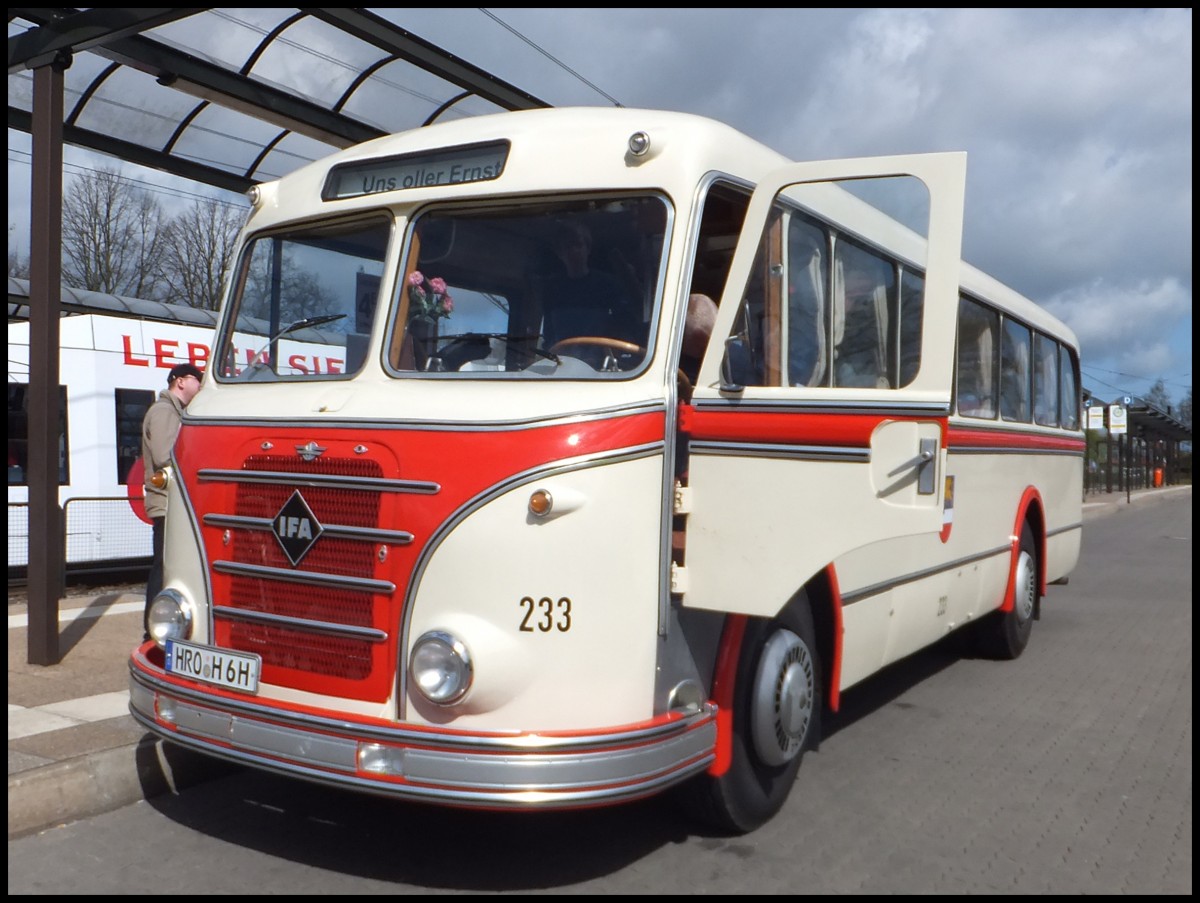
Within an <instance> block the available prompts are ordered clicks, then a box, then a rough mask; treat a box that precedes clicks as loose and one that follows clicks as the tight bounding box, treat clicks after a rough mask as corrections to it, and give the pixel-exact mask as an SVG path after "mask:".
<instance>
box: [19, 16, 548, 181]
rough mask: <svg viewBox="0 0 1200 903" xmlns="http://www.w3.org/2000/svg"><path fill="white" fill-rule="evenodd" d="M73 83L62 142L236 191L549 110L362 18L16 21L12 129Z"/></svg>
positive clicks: (26, 125)
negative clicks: (427, 135) (463, 121)
mask: <svg viewBox="0 0 1200 903" xmlns="http://www.w3.org/2000/svg"><path fill="white" fill-rule="evenodd" d="M56 60H57V61H58V63H59V65H64V64H68V68H67V69H66V70H65V72H64V112H63V120H64V124H63V140H64V141H65V142H66V143H68V144H73V145H77V146H81V147H86V148H90V149H92V150H96V151H100V152H102V153H106V154H109V155H111V156H115V157H118V158H120V159H124V160H128V161H130V162H134V163H139V164H141V165H144V166H150V167H153V168H156V169H160V170H164V171H166V172H170V173H173V174H175V175H179V176H183V177H185V178H188V179H192V180H194V181H197V182H203V183H207V184H211V185H216V186H219V187H221V188H225V189H228V190H231V191H238V192H241V191H245V190H246V189H247V188H249V187H250V186H251V185H252V184H254V183H256V182H260V181H266V180H270V179H275V178H278V177H279V176H282V175H285V174H286V173H288V172H291V171H292V170H294V169H297V168H298V167H300V166H302V165H304V164H306V163H308V162H311V161H313V160H317V159H320V158H321V157H324V156H326V155H328V154H329V153H331V152H333V151H334V150H337V149H339V148H344V147H348V146H350V145H352V144H357V143H358V142H360V141H365V140H367V139H370V138H375V137H378V136H380V135H384V134H388V133H391V132H399V131H404V130H406V129H410V128H415V127H417V126H421V125H424V124H428V123H430V122H433V121H435V120H437V119H444V118H447V117H463V116H474V115H479V114H483V113H492V112H497V111H500V110H516V109H529V108H533V107H546V106H549V104H548V103H546V102H545V101H542V100H540V99H538V98H537V97H534V96H533V95H531V94H528V93H526V92H524V91H522V90H520V89H518V88H516V87H515V86H513V85H511V84H509V83H507V82H505V81H503V80H501V79H499V78H497V77H495V76H493V75H491V74H490V73H488V72H486V71H484V70H483V69H480V68H478V67H476V66H473V65H471V64H470V63H467V62H465V61H463V60H462V59H460V58H458V57H456V56H454V55H453V54H451V53H448V52H446V51H444V50H442V49H440V48H438V47H437V46H435V45H433V44H431V43H430V42H428V41H426V40H424V39H422V38H420V37H418V36H417V35H415V34H413V33H411V32H409V31H406V30H405V29H403V28H400V27H399V26H397V25H395V24H393V23H391V22H388V21H387V20H386V19H384V18H382V17H380V16H379V15H377V14H375V13H372V12H370V11H368V10H366V9H361V8H337V9H316V8H306V9H287V8H280V9H267V8H252V9H191V8H188V9H164V8H157V9H148V8H122V9H99V8H93V9H81V10H72V9H70V8H63V7H56V8H47V9H41V8H29V7H15V8H14V7H10V8H9V22H8V72H9V77H8V124H9V127H10V128H16V129H21V130H23V131H30V129H31V124H32V108H33V72H32V69H33V68H35V67H36V66H39V65H45V64H46V63H48V62H51V61H56Z"/></svg>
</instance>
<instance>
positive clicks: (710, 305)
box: [679, 292, 717, 402]
mask: <svg viewBox="0 0 1200 903" xmlns="http://www.w3.org/2000/svg"><path fill="white" fill-rule="evenodd" d="M716 322H717V304H716V302H715V301H713V299H712V298H710V297H708V295H703V294H700V293H699V292H695V293H693V294H691V295H689V296H688V307H687V316H686V317H685V319H684V321H683V343H682V345H681V347H680V351H679V370H680V372H681V373H682V375H683V377H685V378H684V379H680V380H679V400H680V401H683V402H688V401H691V400H692V387H693V386H694V385H695V384H696V379H697V378H698V377H699V375H700V362H701V361H702V360H703V359H704V349H705V348H707V347H708V339H709V337H710V336H711V335H712V331H713V326H714V325H715V324H716Z"/></svg>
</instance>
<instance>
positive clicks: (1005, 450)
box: [946, 433, 1084, 458]
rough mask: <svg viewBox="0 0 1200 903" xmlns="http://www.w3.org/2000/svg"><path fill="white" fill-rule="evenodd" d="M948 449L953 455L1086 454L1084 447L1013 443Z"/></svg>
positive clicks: (1071, 456) (1066, 455)
mask: <svg viewBox="0 0 1200 903" xmlns="http://www.w3.org/2000/svg"><path fill="white" fill-rule="evenodd" d="M1029 435H1031V436H1032V435H1040V434H1037V433H1030V434H1029ZM946 451H947V452H949V453H950V454H952V455H1060V456H1062V457H1066V458H1082V457H1083V455H1084V449H1078V450H1072V449H1068V448H1030V447H1029V446H1025V445H1023V446H1021V447H1020V448H1014V447H1013V446H1011V445H950V446H947V448H946Z"/></svg>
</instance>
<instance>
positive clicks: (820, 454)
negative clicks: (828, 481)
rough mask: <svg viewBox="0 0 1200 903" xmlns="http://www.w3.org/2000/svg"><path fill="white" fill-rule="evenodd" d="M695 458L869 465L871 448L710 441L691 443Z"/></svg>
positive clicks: (701, 440) (690, 446) (690, 447)
mask: <svg viewBox="0 0 1200 903" xmlns="http://www.w3.org/2000/svg"><path fill="white" fill-rule="evenodd" d="M688 448H689V450H690V451H691V453H692V454H693V455H734V456H736V457H740V458H789V459H793V460H797V461H839V462H842V463H852V464H868V463H870V461H871V450H870V449H869V448H847V447H844V446H835V445H783V444H779V443H768V442H717V441H713V440H708V439H698V440H693V441H692V442H689V443H688Z"/></svg>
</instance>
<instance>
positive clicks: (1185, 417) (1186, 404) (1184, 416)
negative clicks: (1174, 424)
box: [1179, 386, 1192, 430]
mask: <svg viewBox="0 0 1200 903" xmlns="http://www.w3.org/2000/svg"><path fill="white" fill-rule="evenodd" d="M1179 420H1180V422H1181V423H1182V424H1183V425H1184V426H1186V427H1187V428H1188V429H1189V430H1190V429H1191V428H1192V387H1191V386H1188V390H1187V395H1185V396H1184V398H1183V401H1181V402H1179Z"/></svg>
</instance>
